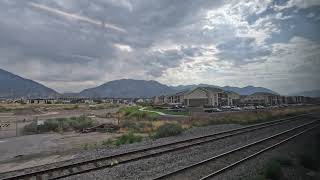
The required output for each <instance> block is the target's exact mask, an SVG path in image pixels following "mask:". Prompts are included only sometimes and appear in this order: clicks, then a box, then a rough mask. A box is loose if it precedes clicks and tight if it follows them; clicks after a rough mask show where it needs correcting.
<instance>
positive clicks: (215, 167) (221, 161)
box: [153, 120, 320, 180]
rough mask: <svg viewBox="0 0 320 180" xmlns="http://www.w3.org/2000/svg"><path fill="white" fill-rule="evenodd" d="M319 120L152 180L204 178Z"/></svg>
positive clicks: (214, 174)
mask: <svg viewBox="0 0 320 180" xmlns="http://www.w3.org/2000/svg"><path fill="white" fill-rule="evenodd" d="M319 122H320V121H319V120H314V121H312V122H309V123H305V124H303V125H299V126H297V127H294V128H291V129H289V130H285V131H282V132H280V133H277V134H274V135H271V136H269V137H266V138H263V139H260V140H257V141H255V142H252V143H250V144H246V145H243V146H241V147H237V148H235V149H232V150H230V151H228V152H224V153H222V154H219V155H216V156H214V157H210V158H208V159H205V160H202V161H200V162H197V163H194V164H190V165H188V166H186V167H183V168H181V169H178V170H175V171H172V172H169V173H167V174H164V175H161V176H158V177H156V178H154V179H153V180H163V179H166V180H171V179H184V180H192V179H197V180H206V179H212V178H214V177H215V176H217V175H219V174H221V173H223V172H226V171H228V170H231V169H232V168H234V167H236V166H238V165H240V164H241V163H243V162H245V161H248V160H250V159H252V158H254V157H256V156H258V155H260V154H262V153H264V152H266V151H269V150H272V149H274V148H276V147H278V146H280V145H282V144H284V143H286V142H288V141H290V140H292V139H293V138H296V137H298V136H300V135H302V134H304V133H306V132H309V131H311V130H313V129H315V128H317V127H319V126H320V123H319Z"/></svg>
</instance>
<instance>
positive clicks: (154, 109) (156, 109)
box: [146, 106, 189, 116]
mask: <svg viewBox="0 0 320 180" xmlns="http://www.w3.org/2000/svg"><path fill="white" fill-rule="evenodd" d="M146 110H149V111H158V112H162V113H165V114H170V115H182V116H188V115H189V112H188V111H185V112H174V111H170V110H168V109H163V108H156V107H151V106H149V107H147V108H146Z"/></svg>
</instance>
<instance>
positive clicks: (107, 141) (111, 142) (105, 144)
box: [102, 138, 113, 146]
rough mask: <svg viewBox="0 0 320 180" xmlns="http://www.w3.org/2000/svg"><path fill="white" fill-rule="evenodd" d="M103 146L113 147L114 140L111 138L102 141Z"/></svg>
mask: <svg viewBox="0 0 320 180" xmlns="http://www.w3.org/2000/svg"><path fill="white" fill-rule="evenodd" d="M102 145H103V146H108V145H113V140H112V139H110V138H109V139H107V140H104V141H102Z"/></svg>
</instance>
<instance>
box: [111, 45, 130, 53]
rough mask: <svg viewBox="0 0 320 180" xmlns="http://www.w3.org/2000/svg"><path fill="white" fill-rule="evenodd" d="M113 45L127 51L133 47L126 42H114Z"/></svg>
mask: <svg viewBox="0 0 320 180" xmlns="http://www.w3.org/2000/svg"><path fill="white" fill-rule="evenodd" d="M114 46H115V47H116V48H118V49H120V50H121V51H127V52H132V51H133V49H132V48H131V47H130V46H129V45H126V44H114Z"/></svg>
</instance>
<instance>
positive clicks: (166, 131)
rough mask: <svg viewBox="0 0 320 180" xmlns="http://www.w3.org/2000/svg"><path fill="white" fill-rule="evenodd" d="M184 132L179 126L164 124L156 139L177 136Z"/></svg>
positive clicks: (157, 132)
mask: <svg viewBox="0 0 320 180" xmlns="http://www.w3.org/2000/svg"><path fill="white" fill-rule="evenodd" d="M182 132H183V128H182V127H181V126H180V125H179V124H164V125H162V126H160V127H159V128H158V129H157V130H156V133H155V135H154V138H163V137H169V136H176V135H179V134H181V133H182Z"/></svg>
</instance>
